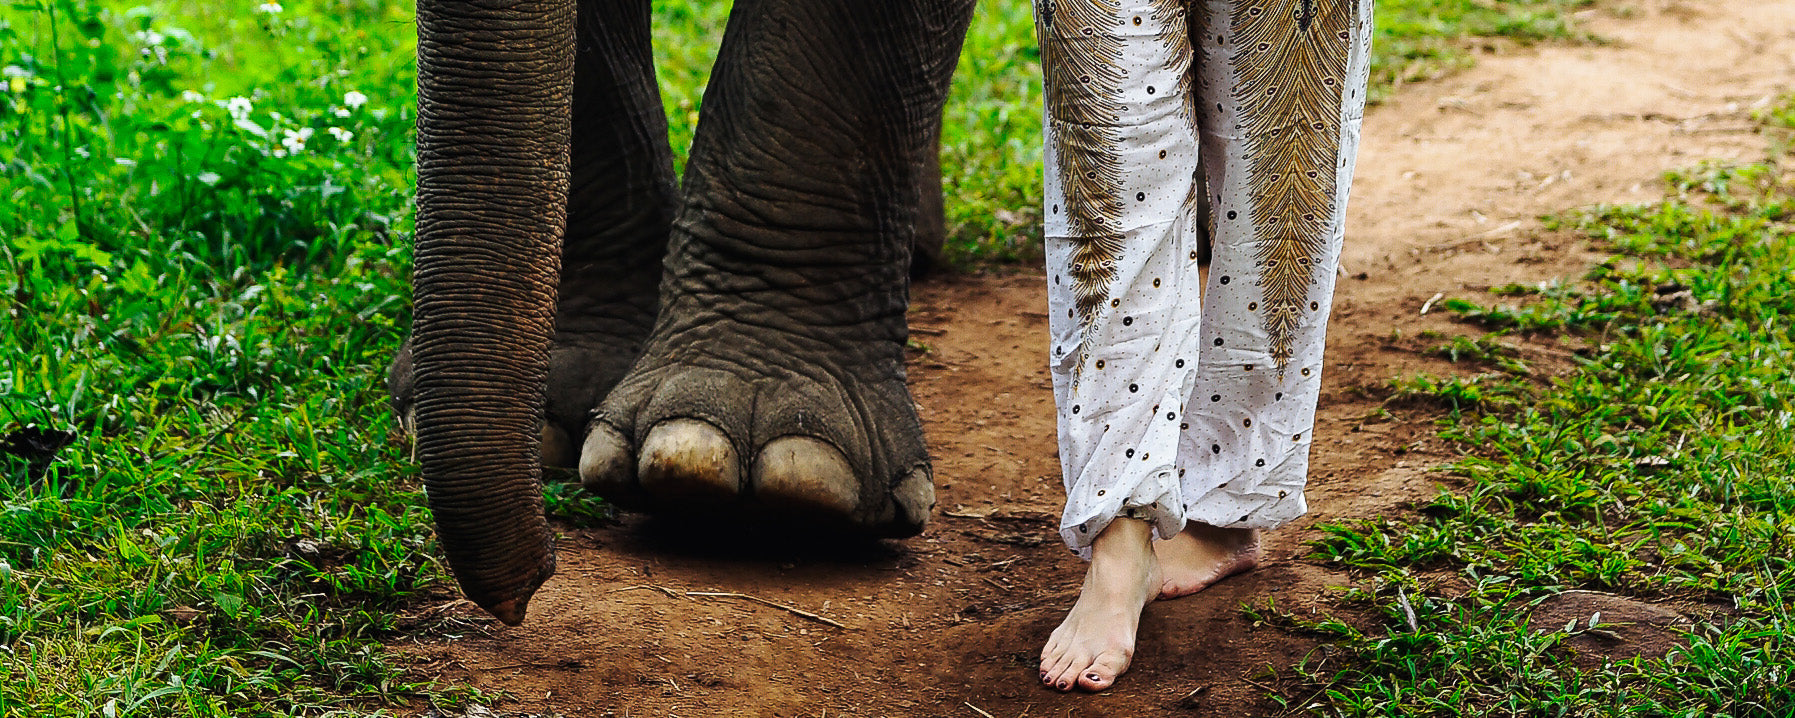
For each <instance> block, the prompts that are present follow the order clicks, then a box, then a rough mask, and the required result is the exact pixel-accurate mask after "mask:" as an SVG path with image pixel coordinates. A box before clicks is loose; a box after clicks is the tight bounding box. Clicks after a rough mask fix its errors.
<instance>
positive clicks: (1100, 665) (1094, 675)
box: [1078, 651, 1128, 691]
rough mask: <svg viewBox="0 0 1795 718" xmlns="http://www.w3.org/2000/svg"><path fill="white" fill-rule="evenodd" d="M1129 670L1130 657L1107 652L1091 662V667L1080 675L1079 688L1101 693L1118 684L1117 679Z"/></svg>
mask: <svg viewBox="0 0 1795 718" xmlns="http://www.w3.org/2000/svg"><path fill="white" fill-rule="evenodd" d="M1126 670H1128V656H1126V655H1123V654H1121V653H1117V652H1114V651H1109V652H1105V653H1103V654H1101V655H1099V656H1097V659H1096V660H1094V661H1092V662H1091V665H1090V666H1089V667H1087V668H1085V669H1084V670H1083V671H1080V672H1079V674H1078V687H1079V688H1083V689H1085V690H1087V691H1101V690H1104V689H1107V688H1109V687H1110V686H1113V685H1115V684H1116V678H1117V677H1118V676H1120V675H1122V672H1123V671H1126Z"/></svg>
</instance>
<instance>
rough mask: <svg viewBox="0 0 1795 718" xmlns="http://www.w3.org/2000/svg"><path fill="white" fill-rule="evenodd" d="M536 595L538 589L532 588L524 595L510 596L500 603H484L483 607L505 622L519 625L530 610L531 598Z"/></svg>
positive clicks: (510, 624)
mask: <svg viewBox="0 0 1795 718" xmlns="http://www.w3.org/2000/svg"><path fill="white" fill-rule="evenodd" d="M535 595H536V589H533V588H532V589H530V590H529V591H528V592H526V593H525V594H524V595H522V596H518V597H516V598H508V599H505V600H503V601H499V602H498V603H482V604H480V607H481V608H484V609H486V612H487V613H490V614H492V617H493V618H497V619H499V620H500V621H502V622H504V624H505V625H507V626H518V625H522V624H523V622H524V613H525V612H526V611H528V610H529V607H530V598H531V597H532V596H535Z"/></svg>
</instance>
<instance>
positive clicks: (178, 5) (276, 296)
mask: <svg viewBox="0 0 1795 718" xmlns="http://www.w3.org/2000/svg"><path fill="white" fill-rule="evenodd" d="M1577 4H1578V3H1573V2H1564V1H1560V0H1537V1H1533V2H1508V3H1492V2H1471V1H1468V0H1427V1H1425V2H1418V1H1417V0H1407V1H1406V2H1403V1H1398V0H1385V2H1384V4H1383V8H1382V11H1381V12H1382V13H1383V14H1382V15H1381V17H1380V23H1381V26H1380V27H1381V28H1382V29H1381V30H1380V33H1379V55H1378V65H1379V67H1380V68H1381V69H1380V70H1379V75H1378V76H1379V78H1380V80H1379V82H1380V83H1381V85H1380V86H1383V87H1388V86H1390V84H1391V83H1393V82H1394V81H1395V78H1397V77H1405V78H1409V79H1413V78H1414V77H1416V76H1422V75H1426V74H1429V73H1432V72H1435V71H1437V70H1438V69H1445V68H1450V67H1453V66H1456V65H1457V64H1458V63H1459V62H1461V59H1462V58H1463V57H1466V54H1465V52H1464V48H1465V47H1467V44H1466V40H1465V38H1466V37H1468V36H1470V35H1476V34H1485V33H1499V34H1512V35H1515V36H1519V37H1524V38H1548V37H1567V36H1569V35H1571V34H1572V33H1570V31H1569V30H1568V27H1567V26H1565V25H1564V24H1563V22H1562V13H1563V11H1564V10H1566V9H1568V8H1570V7H1574V6H1575V5H1577ZM657 5H658V7H657V14H658V18H657V29H656V33H657V42H658V47H657V53H658V54H659V55H660V59H661V61H662V66H661V79H662V82H663V85H664V87H665V92H664V99H665V101H666V104H667V107H668V111H669V113H670V117H671V125H672V133H673V142H674V145H675V148H676V153H677V154H679V155H680V157H681V158H682V160H683V153H684V148H685V147H686V145H687V143H688V142H689V140H690V136H691V128H692V126H693V122H694V120H695V118H696V116H697V112H698V102H699V98H700V97H701V94H702V87H703V83H704V79H705V75H706V72H707V70H708V67H709V64H710V61H711V57H712V54H713V53H714V40H715V37H716V35H717V33H718V32H720V30H721V28H722V22H723V18H724V16H725V13H726V5H727V3H722V2H714V3H706V2H691V3H686V2H666V3H657ZM1029 12H1030V11H1029V8H1028V4H1027V3H1024V2H1010V3H997V2H986V3H983V4H982V5H981V7H980V9H979V11H978V19H977V22H976V24H975V26H974V28H973V31H972V34H971V37H970V38H969V39H968V41H967V51H966V53H965V55H964V57H963V59H962V61H961V66H960V74H959V77H958V80H957V81H956V84H955V88H954V94H953V99H952V102H951V103H950V106H949V109H948V129H947V131H946V133H945V139H944V147H943V168H944V171H945V172H946V173H947V175H948V176H947V185H948V186H949V187H950V188H952V190H953V196H952V197H950V200H949V212H950V215H951V216H950V225H951V227H952V232H953V242H952V250H951V256H952V257H953V258H954V259H955V261H957V262H959V263H961V264H962V265H969V264H975V263H980V262H988V261H1005V260H1015V259H1020V260H1028V261H1034V260H1035V259H1036V258H1038V255H1039V252H1038V242H1039V238H1038V230H1037V229H1036V225H1037V223H1038V210H1037V207H1038V204H1039V196H1040V154H1039V153H1040V137H1039V117H1040V109H1039V108H1040V101H1041V100H1040V84H1039V68H1038V54H1037V53H1036V51H1035V48H1034V44H1033V40H1032V32H1033V30H1032V21H1031V18H1030V15H1029ZM413 39H414V38H413V35H412V28H411V4H410V3H404V2H386V1H384V0H316V1H315V2H306V3H300V2H297V1H296V0H295V1H294V2H292V3H291V4H290V5H289V6H287V7H280V6H278V5H275V4H272V3H270V4H263V5H258V4H257V3H254V2H242V3H236V4H231V5H227V6H217V5H212V4H206V3H192V2H174V1H173V0H141V1H137V0H132V1H126V0H48V2H40V1H38V0H22V1H21V0H9V1H8V2H6V5H5V9H4V11H0V207H5V208H6V210H7V211H5V212H0V240H3V241H0V296H3V297H5V299H4V301H5V305H4V309H3V310H0V311H3V314H0V437H4V436H5V435H6V434H8V433H10V432H12V431H14V430H17V429H19V428H21V427H25V426H40V427H47V428H53V429H58V430H66V431H69V432H72V433H73V434H74V435H75V440H74V443H73V444H72V445H71V446H69V447H68V448H67V449H65V450H63V451H62V452H61V454H60V455H59V456H58V457H57V461H56V462H55V463H54V465H53V466H51V467H50V468H49V470H48V471H47V472H45V473H43V474H42V475H41V476H40V475H38V472H36V471H33V470H32V468H31V467H30V466H29V465H28V462H25V461H22V460H17V459H7V460H4V462H0V483H3V484H4V485H3V486H0V715H6V716H71V717H77V716H78V717H82V718H85V717H87V716H96V715H118V716H123V715H193V716H211V715H232V716H257V715H295V714H297V715H337V714H359V713H366V712H371V711H379V710H382V709H383V707H387V706H392V705H396V704H398V703H401V702H408V701H417V700H430V701H442V702H450V703H453V702H457V701H462V700H469V699H478V698H479V697H478V696H469V695H465V694H462V693H458V692H456V691H452V690H444V689H442V688H441V687H435V686H431V685H428V684H426V683H422V681H424V680H425V678H426V677H420V676H415V675H412V674H410V673H407V672H406V667H405V665H404V663H403V661H402V659H400V658H397V657H395V656H394V655H392V654H390V653H388V652H387V651H386V650H384V649H383V647H382V646H383V643H384V642H386V641H390V640H393V639H395V638H397V637H399V636H401V635H405V634H406V633H407V632H412V631H419V630H429V629H430V626H428V625H417V624H416V623H415V621H413V620H412V619H409V618H407V616H408V615H414V612H415V611H416V609H418V608H419V607H420V606H421V605H423V604H424V603H425V602H427V601H434V600H442V599H444V598H446V597H449V596H451V595H452V584H451V583H450V582H448V581H447V580H446V575H445V573H444V570H443V568H442V566H441V565H440V564H439V563H438V561H437V559H436V556H437V549H436V547H435V544H434V539H433V537H432V532H431V529H430V526H429V520H428V516H427V515H426V514H425V512H424V511H423V509H422V508H421V507H422V504H423V501H422V494H421V491H420V489H419V486H418V482H417V478H416V473H415V467H414V465H413V464H412V463H411V461H410V460H409V457H408V456H407V454H406V452H407V450H406V448H405V446H404V443H403V442H402V441H401V440H400V438H399V437H398V436H397V435H396V434H395V432H394V430H393V428H392V427H393V421H392V417H391V416H390V413H389V412H388V410H387V408H386V405H385V398H384V392H383V389H382V386H381V376H382V373H383V369H384V366H385V363H386V361H387V359H388V357H389V356H390V355H391V354H392V352H393V350H394V349H395V347H396V346H397V345H398V343H399V341H400V339H401V337H402V335H403V333H404V328H405V326H406V325H407V323H408V322H409V300H408V297H409V290H408V279H409V271H410V269H409V267H410V241H409V240H410V232H411V219H410V209H409V208H410V203H411V195H412V182H413V180H412V169H411V167H412V124H413V121H414V116H413V112H414V110H413V106H414V102H415V96H414V89H413V84H412V83H413V79H412V78H413V75H414V67H413V63H414V61H413V49H412V43H413ZM1392 68H1400V69H1392ZM549 498H550V506H551V510H553V511H555V512H556V513H557V514H558V515H560V516H562V517H563V518H566V519H569V520H574V521H579V520H587V519H590V518H591V517H593V516H595V515H597V514H599V513H600V512H602V510H603V509H602V507H600V506H598V505H597V504H596V503H595V502H594V501H592V500H591V499H588V498H585V497H583V496H580V495H578V494H577V493H574V492H571V491H570V490H569V489H567V487H564V486H561V485H556V486H551V487H550V497H549Z"/></svg>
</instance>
